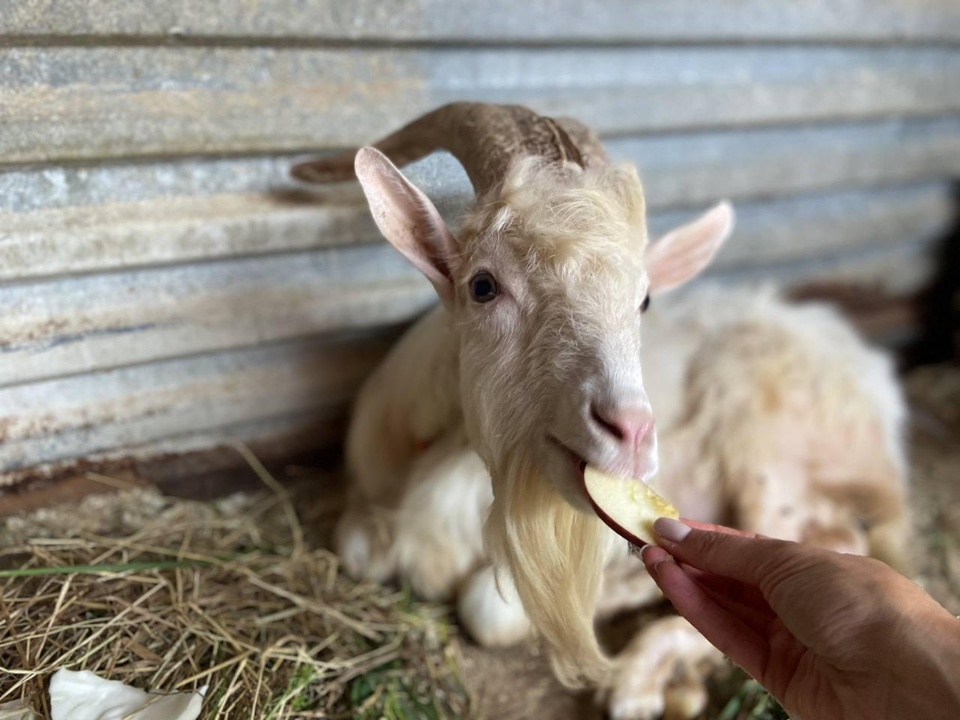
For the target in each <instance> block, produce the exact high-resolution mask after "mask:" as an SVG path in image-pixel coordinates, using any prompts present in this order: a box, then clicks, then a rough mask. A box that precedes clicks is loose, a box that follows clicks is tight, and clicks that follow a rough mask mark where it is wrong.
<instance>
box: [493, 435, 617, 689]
mask: <svg viewBox="0 0 960 720" xmlns="http://www.w3.org/2000/svg"><path fill="white" fill-rule="evenodd" d="M538 454H539V453H537V452H536V450H534V449H532V448H530V449H529V451H525V450H523V449H519V448H514V450H513V451H512V452H510V453H508V454H507V456H505V457H500V458H498V460H499V462H498V463H497V464H496V465H495V466H493V467H492V468H491V471H492V472H491V475H492V477H493V484H494V502H493V505H492V506H491V508H490V514H489V516H488V518H487V524H486V526H485V528H484V530H485V539H486V544H487V549H488V550H489V552H490V554H491V557H492V559H493V560H494V562H495V563H497V565H498V566H500V567H505V568H507V569H508V570H509V571H510V574H511V576H512V578H513V581H514V585H515V586H516V589H517V592H518V594H519V595H520V599H521V601H522V602H523V606H524V609H525V610H526V611H527V615H528V616H529V617H530V620H531V622H532V623H533V624H534V626H535V627H536V628H537V630H539V631H540V633H541V635H542V636H543V638H544V639H545V640H546V642H547V644H548V646H549V648H550V651H551V658H552V660H553V666H554V670H555V671H556V673H557V676H558V677H559V679H560V680H561V681H562V682H564V683H565V684H567V685H569V686H578V685H582V684H584V682H590V683H600V684H602V683H603V682H604V681H605V680H606V676H607V673H608V672H609V669H610V665H609V660H608V658H606V657H605V656H604V655H603V653H602V652H601V650H600V648H599V646H598V644H597V639H596V636H595V634H594V631H593V616H594V611H595V608H596V599H597V592H598V591H599V587H600V580H601V577H602V573H603V564H604V557H605V555H606V551H607V546H606V540H607V536H606V532H605V528H604V526H603V524H602V523H601V522H600V520H599V519H598V518H597V517H596V515H594V514H593V513H592V512H578V511H577V510H575V509H574V508H573V507H572V505H573V503H572V502H570V501H568V499H567V497H566V495H565V494H564V493H561V492H559V491H558V486H557V483H556V482H551V481H550V480H548V479H547V477H546V476H545V472H544V471H545V470H546V469H547V467H548V466H552V465H553V464H554V460H549V461H543V459H542V458H539V457H537V456H538ZM560 457H562V456H559V455H558V460H557V461H556V462H558V463H561V464H562V462H563V461H562V460H560V459H559V458H560ZM560 470H561V468H560V467H559V465H558V467H557V471H558V472H559V471H560ZM563 471H564V472H566V473H568V476H573V477H575V473H574V468H573V464H572V462H571V461H570V460H569V459H567V460H566V466H565V467H564V468H563ZM568 479H569V477H568ZM568 485H569V486H570V487H571V490H572V489H573V486H574V482H573V480H571V482H570V483H568Z"/></svg>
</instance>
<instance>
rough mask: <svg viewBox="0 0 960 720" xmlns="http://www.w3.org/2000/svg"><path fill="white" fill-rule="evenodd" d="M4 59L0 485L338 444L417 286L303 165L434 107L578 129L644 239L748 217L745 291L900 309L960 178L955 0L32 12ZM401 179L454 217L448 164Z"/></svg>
mask: <svg viewBox="0 0 960 720" xmlns="http://www.w3.org/2000/svg"><path fill="white" fill-rule="evenodd" d="M0 47H2V50H0V477H2V478H4V479H5V480H2V481H0V482H5V483H7V484H10V483H13V482H15V481H17V480H18V479H22V478H24V477H26V476H30V475H32V474H33V472H34V471H35V470H36V469H37V468H38V467H42V466H49V465H51V464H53V465H57V464H64V463H66V464H67V465H69V464H70V463H72V462H74V461H76V460H77V459H80V458H89V457H93V458H97V457H102V456H104V454H107V455H113V456H117V457H125V456H129V455H137V456H144V455H155V454H157V453H180V452H184V451H188V450H198V449H203V448H205V447H209V446H212V445H215V444H217V443H219V442H222V441H223V440H224V439H229V438H243V439H251V438H260V439H264V438H268V439H269V438H275V439H276V441H277V442H280V441H281V440H284V439H286V440H287V441H290V439H291V438H300V440H298V441H297V442H293V443H292V445H290V446H291V447H292V446H297V443H298V442H299V443H300V444H301V445H302V444H303V443H304V442H305V441H306V442H308V443H310V442H313V443H316V444H317V445H318V446H319V445H323V444H324V443H329V442H331V441H332V440H334V439H335V437H336V428H337V423H336V420H337V419H338V418H340V417H342V415H343V413H344V408H345V405H346V403H347V402H348V401H349V399H350V397H351V396H352V393H353V392H354V391H355V388H356V386H357V384H358V383H359V382H360V381H361V379H362V378H363V376H364V375H365V373H366V372H368V370H369V368H370V367H371V365H372V364H373V363H374V362H375V361H376V359H377V358H378V357H379V356H380V353H382V351H383V348H384V347H385V346H386V342H387V341H386V340H385V339H384V338H383V337H382V333H378V332H376V329H377V328H383V327H385V326H389V325H391V324H395V323H398V322H401V321H403V320H405V319H408V318H410V317H411V316H413V315H414V314H416V313H417V312H419V311H420V310H422V309H423V308H424V307H426V306H427V305H428V304H429V303H431V302H432V298H431V294H430V291H429V289H428V286H427V285H426V283H425V282H424V281H422V280H421V279H420V278H419V277H418V275H417V274H416V272H415V271H414V270H412V269H411V268H410V267H408V266H407V265H406V264H405V263H404V262H403V261H402V260H401V259H400V258H399V257H398V256H397V255H396V254H395V253H394V252H392V251H391V250H390V249H389V248H388V247H386V246H385V244H384V243H382V242H381V241H379V240H378V236H377V233H376V231H375V229H374V227H373V225H372V223H371V221H370V220H369V219H368V218H367V215H366V210H365V206H364V205H363V203H362V201H361V198H360V197H359V195H358V194H357V192H356V190H355V189H353V188H335V189H332V190H329V191H323V192H321V193H320V194H319V195H317V194H311V195H309V196H308V197H305V196H304V194H303V193H302V192H297V191H295V188H294V187H293V186H292V184H291V183H290V182H289V181H288V180H287V179H286V168H287V167H288V166H289V164H290V161H291V158H293V157H294V156H295V155H297V154H300V153H304V152H314V151H317V150H323V149H328V148H331V149H332V148H336V147H342V146H347V145H355V144H360V143H363V142H365V141H369V140H371V139H374V138H376V137H377V136H379V135H381V134H383V133H384V132H386V131H388V130H390V129H393V128H395V127H396V126H398V125H399V124H400V123H402V122H405V121H406V120H408V119H410V118H411V117H413V116H414V115H416V114H418V113H420V112H422V111H425V110H427V109H430V108H432V107H434V106H436V105H438V104H440V103H443V102H447V101H450V100H456V99H479V100H490V101H508V102H521V103H525V104H528V105H530V106H532V107H534V108H535V109H537V110H540V111H543V112H545V113H549V114H554V115H561V114H563V115H573V116H576V117H579V118H581V119H583V120H585V121H587V122H589V123H591V124H592V125H593V126H594V127H596V128H597V129H598V130H600V131H601V132H602V133H603V134H605V135H606V136H607V138H608V140H609V147H610V149H611V151H612V153H613V154H614V155H616V156H618V157H621V158H627V159H631V160H634V161H636V162H637V163H638V165H639V167H640V168H641V172H642V175H643V176H644V179H645V181H646V184H647V188H648V196H649V203H650V208H651V211H652V220H651V222H652V225H653V227H654V229H658V228H665V227H668V226H669V225H670V224H672V223H675V222H678V221H680V220H682V219H684V218H686V217H688V216H689V215H690V214H691V212H692V211H694V210H695V209H698V208H701V207H703V206H705V205H706V204H707V203H709V202H711V201H713V200H715V199H718V198H720V197H723V196H728V197H731V198H733V199H734V201H735V202H736V204H737V206H738V209H739V218H740V224H739V230H738V232H737V235H736V237H735V241H734V242H733V243H732V244H731V245H730V246H729V247H728V249H727V250H725V251H724V254H723V256H722V258H721V260H720V262H719V263H718V265H717V267H716V269H715V270H714V272H715V273H721V274H726V275H728V276H730V277H738V276H744V277H755V276H758V275H764V276H771V277H777V278H781V279H784V280H786V281H796V280H800V279H808V278H811V277H823V276H828V277H842V278H848V279H860V280H869V281H874V280H875V281H878V282H880V283H881V284H883V285H884V286H885V287H887V288H888V289H892V290H894V291H896V292H910V291H913V290H915V289H916V288H918V287H920V286H921V285H922V284H923V282H924V281H925V279H926V278H927V277H928V276H929V273H930V264H931V261H930V258H931V255H930V249H931V243H932V242H933V241H934V239H935V238H936V237H937V235H938V234H939V233H940V232H942V231H943V229H944V228H945V227H946V226H947V225H948V223H949V222H950V221H951V216H952V213H953V207H952V201H951V197H950V192H949V187H948V180H949V178H951V177H956V176H958V175H960V4H958V3H957V2H956V0H924V1H923V2H918V1H917V0H806V1H804V2H792V3H773V2H769V1H768V0H738V1H735V0H721V1H715V2H710V3H703V2H699V1H698V0H670V2H661V1H654V0H606V1H604V0H597V1H591V0H532V1H531V2H525V3H522V2H516V1H515V0H487V1H485V2H477V3H466V2H446V1H444V0H360V1H357V2H337V1H335V0H330V1H329V2H323V1H320V0H316V1H310V0H216V1H210V2H188V1H187V0H170V1H168V2H163V3H156V2H148V1H147V0H86V1H84V0H58V1H57V2H49V1H48V0H27V1H26V2H9V1H8V2H4V3H3V4H2V5H0ZM414 176H415V178H416V179H418V180H419V181H420V182H422V183H423V184H424V185H425V186H426V188H427V189H428V190H429V191H430V192H431V194H433V195H434V196H435V197H440V198H441V199H442V200H443V206H444V207H445V209H446V211H447V212H448V213H453V214H455V213H456V210H457V209H458V208H460V207H462V205H463V203H464V202H465V199H466V197H467V187H468V186H467V183H466V180H465V177H464V176H463V174H462V172H460V171H459V169H458V168H457V167H456V165H455V163H453V162H452V161H450V160H449V158H447V159H444V158H437V159H434V160H431V161H427V162H425V163H421V164H419V165H418V166H417V167H416V168H415V170H414ZM328 421H329V422H328ZM314 428H318V429H316V430H315V429H314ZM304 439H306V440H304ZM288 444H289V443H288ZM287 446H288V445H284V446H283V447H287ZM278 447H279V446H278Z"/></svg>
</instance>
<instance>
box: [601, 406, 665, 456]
mask: <svg viewBox="0 0 960 720" xmlns="http://www.w3.org/2000/svg"><path fill="white" fill-rule="evenodd" d="M590 417H591V418H593V421H594V422H595V423H596V424H597V425H599V426H600V428H601V429H602V430H603V432H604V433H605V434H607V435H610V436H612V437H613V438H615V439H616V440H617V442H618V443H619V444H620V445H622V446H624V447H625V448H627V449H629V450H630V451H631V452H636V451H637V450H639V449H640V446H641V445H643V441H644V440H646V439H647V437H649V435H650V433H651V432H652V431H653V415H652V414H651V413H650V410H649V408H642V407H627V408H616V409H606V408H600V407H598V406H596V405H594V406H593V407H591V408H590Z"/></svg>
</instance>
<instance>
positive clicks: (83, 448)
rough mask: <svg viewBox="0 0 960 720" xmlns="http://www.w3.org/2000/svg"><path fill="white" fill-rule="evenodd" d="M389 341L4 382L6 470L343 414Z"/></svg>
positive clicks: (0, 391)
mask: <svg viewBox="0 0 960 720" xmlns="http://www.w3.org/2000/svg"><path fill="white" fill-rule="evenodd" d="M929 264H930V261H929V257H928V255H927V254H926V253H925V252H923V251H922V250H921V249H918V248H917V247H916V246H908V247H906V248H900V247H896V248H892V249H890V248H887V249H883V250H879V251H868V252H865V253H862V254H859V255H854V256H852V257H851V256H847V257H846V258H835V259H832V260H828V261H819V262H818V264H817V266H816V267H812V266H801V267H800V274H798V271H797V267H796V266H787V267H784V268H782V269H781V274H782V277H783V278H786V277H791V278H799V277H803V276H804V274H805V273H806V274H808V275H809V274H810V273H815V274H816V276H818V277H828V278H843V279H851V278H852V279H858V280H867V281H884V282H888V283H889V282H890V281H891V279H899V278H903V279H908V280H909V282H910V283H915V282H916V280H917V278H920V277H922V276H923V275H924V274H925V273H928V272H929ZM740 279H751V280H755V279H757V277H756V275H755V274H753V275H747V276H743V277H741V278H740ZM386 345H387V344H386V343H384V342H383V341H378V340H364V339H357V340H353V341H340V342H338V343H334V344H330V343H325V342H307V343H288V344H282V345H275V346H268V347H260V348H253V349H242V350H238V351H235V352H226V353H218V354H215V355H203V356H199V357H189V358H181V359H177V360H170V361H167V362H159V363H152V364H146V365H136V366H132V367H128V368H121V369H117V370H111V371H106V372H100V373H92V374H86V375H78V376H72V377H67V378H61V379H55V380H49V381H44V382H38V383H30V384H21V385H15V386H11V387H6V388H0V437H2V438H3V442H0V474H3V473H13V472H16V471H18V470H22V469H23V468H25V467H35V466H38V465H43V464H46V463H57V462H64V461H68V460H70V459H73V458H81V457H86V456H90V455H95V454H98V453H105V452H111V451H113V452H116V451H120V450H121V449H124V448H137V454H140V452H141V450H139V448H140V447H141V446H143V445H144V444H145V443H156V442H160V441H162V440H165V439H169V442H168V443H167V444H166V446H167V448H168V449H169V450H175V449H177V448H178V447H190V448H195V447H196V446H195V443H194V442H193V441H191V440H190V435H192V434H193V433H208V437H211V439H212V438H213V437H216V434H217V433H216V430H217V429H219V428H229V427H232V426H236V425H238V424H241V423H262V422H268V421H277V422H281V421H283V420H284V419H285V418H299V417H304V416H306V415H312V416H313V417H317V416H320V417H324V416H328V415H331V414H334V415H336V414H342V413H343V412H344V410H345V408H346V404H347V402H348V400H349V398H350V397H351V396H352V395H353V393H354V392H355V391H356V389H357V387H358V384H359V383H360V382H361V380H362V378H363V377H364V376H365V375H366V373H367V372H369V370H370V369H371V368H372V366H373V365H374V363H375V362H376V361H377V359H378V358H380V357H381V356H382V353H383V352H384V350H385V348H386ZM324 440H327V438H324Z"/></svg>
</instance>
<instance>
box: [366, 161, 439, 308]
mask: <svg viewBox="0 0 960 720" xmlns="http://www.w3.org/2000/svg"><path fill="white" fill-rule="evenodd" d="M354 168H355V169H356V172H357V178H358V179H359V180H360V185H361V186H362V187H363V193H364V195H366V196H367V202H368V203H369V205H370V213H371V214H372V215H373V219H374V221H376V223H377V227H378V228H380V232H382V233H383V236H384V237H385V238H386V239H387V240H388V241H389V242H390V244H391V245H393V246H394V247H395V248H396V249H397V250H399V251H400V252H401V253H402V254H403V255H404V257H406V258H407V260H409V261H410V262H412V263H413V264H414V265H415V266H416V267H417V268H418V269H419V270H420V272H422V273H423V274H424V275H426V276H427V279H428V280H429V281H430V282H431V283H433V287H434V288H436V291H437V294H438V295H439V296H440V299H441V300H443V301H444V303H446V304H447V305H450V304H452V303H453V274H452V272H451V263H452V260H453V258H454V256H455V248H456V243H455V241H454V239H453V235H451V234H450V231H449V230H448V229H447V226H446V224H445V223H444V222H443V218H442V217H440V213H439V212H438V211H437V209H436V208H435V207H434V205H433V203H431V202H430V200H429V199H428V198H427V196H426V195H424V194H423V192H421V191H420V189H419V188H417V187H415V186H414V185H413V184H412V183H411V182H410V181H409V180H407V179H406V178H405V177H404V176H403V174H402V173H401V172H400V171H399V170H397V168H396V166H395V165H394V164H393V163H392V162H390V160H388V159H387V156H386V155H384V154H383V153H382V152H380V151H379V150H377V149H376V148H372V147H365V148H362V149H361V150H360V151H359V152H357V157H356V160H355V161H354Z"/></svg>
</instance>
